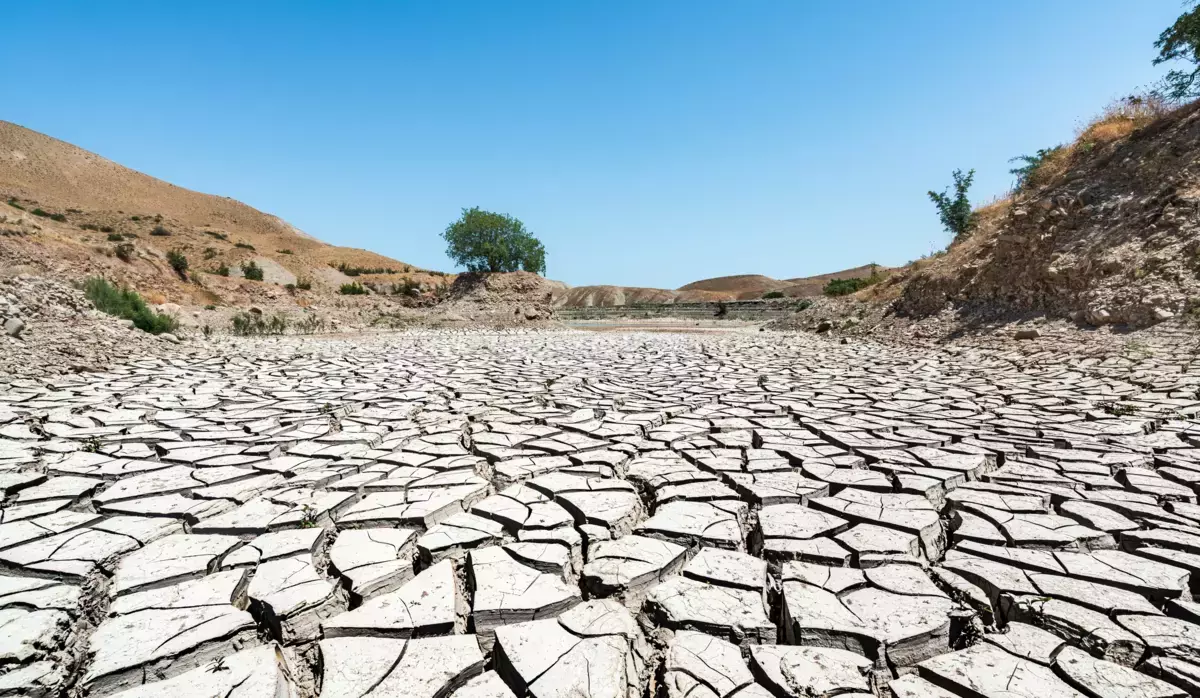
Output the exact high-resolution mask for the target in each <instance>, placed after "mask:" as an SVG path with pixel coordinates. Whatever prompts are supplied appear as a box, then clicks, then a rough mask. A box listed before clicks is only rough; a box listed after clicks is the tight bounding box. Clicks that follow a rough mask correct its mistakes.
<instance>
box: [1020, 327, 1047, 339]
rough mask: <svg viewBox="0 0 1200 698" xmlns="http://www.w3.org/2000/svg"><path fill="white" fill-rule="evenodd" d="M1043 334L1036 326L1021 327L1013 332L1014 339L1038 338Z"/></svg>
mask: <svg viewBox="0 0 1200 698" xmlns="http://www.w3.org/2000/svg"><path fill="white" fill-rule="evenodd" d="M1041 336H1042V333H1041V332H1039V331H1038V330H1037V329H1036V328H1025V329H1020V330H1017V331H1016V332H1014V333H1013V339H1037V338H1038V337H1041Z"/></svg>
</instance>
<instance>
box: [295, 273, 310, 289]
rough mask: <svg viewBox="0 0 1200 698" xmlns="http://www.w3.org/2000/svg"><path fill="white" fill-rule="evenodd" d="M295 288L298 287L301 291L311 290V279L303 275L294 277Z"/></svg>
mask: <svg viewBox="0 0 1200 698" xmlns="http://www.w3.org/2000/svg"><path fill="white" fill-rule="evenodd" d="M296 288H298V289H300V290H301V291H311V290H312V279H309V278H307V277H304V276H301V277H297V278H296Z"/></svg>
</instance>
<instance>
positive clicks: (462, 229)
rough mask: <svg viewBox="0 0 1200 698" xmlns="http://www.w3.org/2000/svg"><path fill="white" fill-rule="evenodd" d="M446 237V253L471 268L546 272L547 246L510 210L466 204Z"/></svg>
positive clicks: (444, 234)
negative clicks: (493, 209) (497, 210)
mask: <svg viewBox="0 0 1200 698" xmlns="http://www.w3.org/2000/svg"><path fill="white" fill-rule="evenodd" d="M442 238H444V239H445V240H446V256H448V257H450V259H452V260H454V262H455V263H457V264H461V265H463V266H464V267H466V268H467V269H468V270H470V271H490V272H496V271H517V270H524V271H531V272H533V273H535V274H545V273H546V248H545V247H543V246H542V243H541V241H540V240H538V239H537V238H535V237H534V236H533V235H531V234H530V233H529V231H527V230H526V229H525V224H524V223H522V222H521V221H519V220H517V219H516V218H513V217H512V216H509V215H507V214H502V213H492V212H491V211H484V210H483V209H481V208H479V207H478V206H476V207H474V208H464V209H463V212H462V216H461V217H459V219H458V220H456V221H454V222H453V223H451V224H450V225H448V226H446V231H445V232H444V233H442Z"/></svg>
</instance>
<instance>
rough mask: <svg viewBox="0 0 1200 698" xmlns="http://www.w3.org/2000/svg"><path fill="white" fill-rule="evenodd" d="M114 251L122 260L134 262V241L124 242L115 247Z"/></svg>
mask: <svg viewBox="0 0 1200 698" xmlns="http://www.w3.org/2000/svg"><path fill="white" fill-rule="evenodd" d="M113 252H115V253H116V255H117V259H119V260H121V261H122V262H132V261H133V255H134V253H135V249H134V247H133V243H132V242H122V243H121V244H119V245H117V246H116V247H114V248H113Z"/></svg>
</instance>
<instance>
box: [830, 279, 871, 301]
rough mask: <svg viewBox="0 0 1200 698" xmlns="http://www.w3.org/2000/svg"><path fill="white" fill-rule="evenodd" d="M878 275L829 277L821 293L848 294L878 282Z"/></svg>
mask: <svg viewBox="0 0 1200 698" xmlns="http://www.w3.org/2000/svg"><path fill="white" fill-rule="evenodd" d="M878 281H879V277H877V276H875V277H868V278H863V277H861V276H855V277H851V278H849V279H830V280H829V282H828V283H826V284H825V287H824V288H822V289H821V293H824V294H825V295H827V296H848V295H850V294H851V293H854V292H855V291H861V290H862V289H864V288H866V287H868V286H870V285H872V284H875V283H878Z"/></svg>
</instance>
